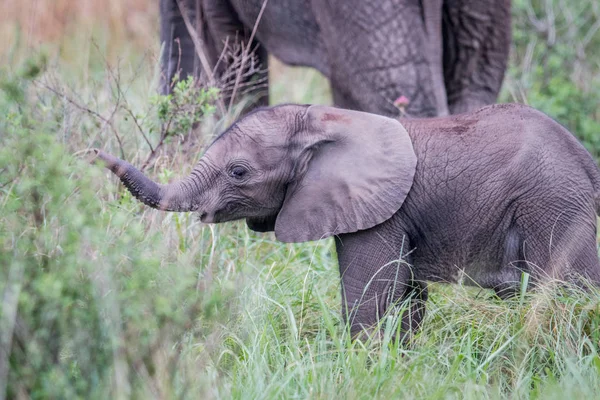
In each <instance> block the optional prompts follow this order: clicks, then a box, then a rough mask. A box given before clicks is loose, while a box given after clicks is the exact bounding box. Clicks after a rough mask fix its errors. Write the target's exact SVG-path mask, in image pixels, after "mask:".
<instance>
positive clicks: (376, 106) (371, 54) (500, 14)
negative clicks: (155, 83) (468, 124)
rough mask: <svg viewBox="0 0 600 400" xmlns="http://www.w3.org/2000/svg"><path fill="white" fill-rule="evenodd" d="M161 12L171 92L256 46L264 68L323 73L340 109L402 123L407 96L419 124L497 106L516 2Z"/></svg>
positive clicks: (169, 5) (238, 6)
mask: <svg viewBox="0 0 600 400" xmlns="http://www.w3.org/2000/svg"><path fill="white" fill-rule="evenodd" d="M160 7H161V12H160V15H161V41H162V43H163V44H164V46H165V47H164V51H163V56H162V59H161V64H162V72H163V82H162V91H163V92H168V91H169V87H170V85H169V83H170V82H171V81H172V78H173V77H174V76H175V74H176V73H178V72H179V73H180V74H181V76H183V77H185V76H187V75H190V74H193V75H195V76H199V75H200V74H201V71H202V70H203V69H204V70H206V69H212V68H214V66H215V65H219V66H220V67H219V68H217V71H216V72H217V74H218V73H219V72H220V71H221V72H222V71H223V70H224V67H225V66H224V63H223V59H220V54H221V52H222V50H223V47H224V44H225V43H228V44H231V43H233V42H234V41H241V42H245V44H246V45H248V42H249V41H250V40H252V41H253V43H250V45H252V46H255V45H256V44H258V45H259V47H258V49H259V50H258V58H259V60H260V62H261V63H262V65H263V66H267V63H268V60H267V59H268V54H269V53H270V54H273V55H274V56H275V57H277V58H279V59H280V60H282V61H283V62H284V63H286V64H290V65H303V66H310V67H313V68H316V69H317V70H319V71H320V72H321V73H322V74H323V75H325V76H326V77H327V78H329V80H330V82H331V89H332V93H333V100H334V104H335V105H337V106H339V107H343V108H348V109H355V110H362V111H368V112H373V113H378V114H383V115H388V116H396V115H397V114H398V112H399V110H398V108H397V107H396V106H395V105H394V101H395V100H396V99H398V98H400V97H401V96H404V98H405V99H406V100H407V102H408V104H407V105H406V107H405V111H406V113H407V114H408V115H411V116H436V115H445V114H448V113H452V114H454V113H460V112H464V111H468V110H471V109H474V108H478V107H480V106H482V105H485V104H490V103H494V102H495V101H496V98H497V96H498V92H499V90H500V86H501V84H502V80H503V78H504V72H505V69H506V65H507V60H508V53H509V46H510V39H511V29H510V0H379V1H365V0H266V3H265V0H161V5H160ZM182 10H183V13H182ZM184 17H185V18H184ZM257 20H258V24H257V25H256V26H257V27H256V29H255V32H253V31H254V26H255V24H256V22H257ZM188 28H189V29H191V30H195V31H196V32H195V33H197V35H196V34H193V35H191V34H190V32H189V29H188ZM253 33H254V34H253ZM194 36H195V38H197V39H198V40H197V43H198V44H199V43H201V44H202V48H203V52H202V53H203V58H204V59H200V58H199V57H198V55H197V54H198V53H197V52H196V51H195V49H194V40H193V39H195V38H194ZM202 64H204V65H202ZM260 102H261V103H263V104H265V103H266V102H268V98H266V96H263V98H262V99H261V100H260Z"/></svg>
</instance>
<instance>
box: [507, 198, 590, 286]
mask: <svg viewBox="0 0 600 400" xmlns="http://www.w3.org/2000/svg"><path fill="white" fill-rule="evenodd" d="M561 200H563V201H564V200H565V199H561ZM576 200H579V201H578V202H577V201H576ZM574 204H579V207H574ZM553 206H554V207H545V208H541V209H539V210H535V211H533V212H529V213H527V214H526V215H524V216H523V217H522V218H520V219H519V220H518V225H519V227H520V231H521V232H522V233H521V234H522V236H523V244H522V257H523V260H524V261H525V263H526V264H527V269H528V272H530V273H531V275H532V277H533V278H534V279H535V280H536V281H540V282H544V281H551V280H554V281H559V282H568V283H572V284H575V285H578V286H581V287H587V286H588V284H592V285H594V286H598V285H600V262H599V261H598V250H597V246H596V213H595V211H594V209H593V206H592V205H591V204H589V205H585V204H582V201H581V199H571V202H567V203H563V204H561V202H560V200H557V201H555V202H554V203H553Z"/></svg>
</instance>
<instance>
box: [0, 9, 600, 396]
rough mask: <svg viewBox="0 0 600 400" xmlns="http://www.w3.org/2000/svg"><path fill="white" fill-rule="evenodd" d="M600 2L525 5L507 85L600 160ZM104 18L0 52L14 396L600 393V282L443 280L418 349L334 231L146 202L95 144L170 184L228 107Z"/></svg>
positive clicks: (506, 94)
mask: <svg viewBox="0 0 600 400" xmlns="http://www.w3.org/2000/svg"><path fill="white" fill-rule="evenodd" d="M598 8H599V5H598V4H597V2H596V1H593V0H582V1H579V2H568V1H563V0H545V1H527V0H514V1H513V17H514V19H513V22H514V45H513V52H512V61H511V67H510V70H509V72H508V76H507V79H506V83H505V86H504V91H503V93H502V99H501V100H502V101H518V102H525V103H528V104H530V105H532V106H534V107H536V108H539V109H541V110H542V111H544V112H546V113H548V114H549V115H551V116H553V117H554V118H555V119H557V120H558V121H559V122H561V123H562V124H564V125H565V126H567V127H568V128H569V129H570V130H571V131H572V132H574V133H575V134H576V135H577V136H578V137H579V138H580V139H581V140H582V141H583V142H584V143H585V145H586V146H587V148H588V149H589V150H590V151H591V152H592V153H593V154H594V155H595V156H596V157H597V158H598V157H600V146H599V141H600V129H599V128H600V110H599V104H600V34H599V33H598V32H599V28H600V22H599V21H600V13H599V10H598ZM102 35H103V33H102V32H101V31H100V32H99V33H95V34H94V37H95V39H94V40H95V43H97V44H96V46H91V47H92V48H90V46H89V45H85V46H84V45H83V44H82V43H84V42H85V43H88V41H89V37H88V38H84V37H80V36H73V37H71V38H70V39H68V40H66V41H65V42H61V43H60V44H48V45H46V47H45V48H42V49H41V50H38V51H36V52H34V53H33V55H32V53H31V52H26V51H23V50H22V46H21V44H20V42H18V41H17V42H15V43H14V44H13V46H12V48H11V51H10V52H8V53H7V54H8V56H7V60H6V62H5V63H3V65H1V66H0V116H1V117H0V296H1V298H2V302H1V304H0V346H1V347H0V398H2V397H5V398H85V399H88V398H386V397H392V398H402V397H409V398H432V399H433V398H435V399H437V398H460V399H463V398H506V397H511V398H530V397H531V398H544V399H547V398H557V399H558V398H560V399H562V398H565V397H569V398H597V393H599V392H600V357H599V355H598V350H599V347H600V329H599V328H600V310H599V304H600V296H599V294H598V293H597V292H589V293H585V292H580V291H577V290H571V291H564V290H558V289H553V288H547V289H544V290H541V291H539V292H537V293H534V294H525V295H523V296H520V297H519V298H517V299H514V300H511V301H508V302H503V301H500V300H498V299H496V298H495V297H494V296H493V295H492V294H491V293H490V292H488V291H479V290H476V289H473V288H464V287H462V286H460V285H452V286H450V285H446V286H444V285H433V286H432V288H431V299H430V301H429V303H428V315H427V319H426V321H425V324H424V328H423V329H422V331H420V332H419V333H418V334H417V336H416V337H415V339H414V343H413V344H412V345H411V346H408V347H401V346H398V345H396V344H389V343H388V341H389V333H390V332H391V330H392V329H393V326H394V323H395V321H394V320H393V318H390V319H389V320H386V321H385V322H384V329H385V330H386V332H388V336H386V338H385V339H384V341H383V343H380V344H377V343H365V344H363V343H360V342H351V341H350V340H349V338H348V335H347V332H346V329H345V327H344V325H343V324H342V323H341V321H340V305H339V304H340V296H339V284H338V272H337V263H336V257H335V254H334V252H333V248H332V246H331V243H330V241H323V242H319V243H311V244H304V245H284V244H281V243H277V242H276V241H275V240H274V238H273V237H272V236H270V235H255V234H253V233H251V232H249V231H248V230H247V229H246V227H245V226H244V224H243V223H232V224H226V225H223V226H221V225H219V226H203V225H201V224H200V223H199V222H198V221H197V220H196V219H195V217H194V216H193V215H185V214H182V215H176V214H164V213H160V212H156V211H153V210H148V209H146V208H143V207H141V206H140V205H139V204H138V203H137V202H135V201H134V200H133V199H131V197H130V196H129V195H128V194H127V192H126V191H124V190H123V188H122V187H121V186H120V185H119V184H118V182H117V181H116V180H115V179H114V178H113V177H112V176H110V174H108V173H107V172H106V171H103V170H102V169H101V168H99V167H96V166H92V165H90V164H89V163H88V161H89V158H88V157H87V156H86V154H85V153H84V152H81V150H84V149H87V148H89V147H94V146H96V147H103V148H106V149H108V150H109V151H112V152H114V153H116V154H118V153H119V152H121V151H122V152H123V154H124V156H125V158H126V159H128V160H131V162H132V163H133V164H136V165H140V164H142V163H143V162H144V160H151V162H150V164H149V168H148V170H149V173H150V175H152V176H154V177H155V178H156V179H158V180H160V181H163V182H164V181H167V180H169V179H172V178H173V177H174V176H180V175H182V174H185V173H186V172H188V171H189V168H191V166H192V164H193V163H194V161H195V160H196V159H197V158H198V152H199V150H200V149H201V148H202V147H203V146H204V145H205V144H206V143H208V142H210V139H211V137H212V136H213V135H214V134H216V133H218V132H219V130H220V129H221V128H222V127H223V126H224V125H226V124H227V123H228V121H227V120H221V121H219V120H216V119H215V118H214V117H211V116H210V115H211V112H212V107H213V105H212V103H211V102H212V98H213V96H214V92H211V91H200V92H197V91H195V90H196V89H194V88H193V87H191V86H190V85H189V84H188V83H185V82H182V83H181V85H180V90H179V92H178V94H177V96H178V100H177V102H175V104H177V105H178V106H175V108H173V104H174V103H173V102H167V101H166V99H165V98H161V97H157V96H156V94H155V93H156V82H157V74H156V70H155V63H154V62H153V61H152V57H149V56H148V55H147V54H143V53H142V52H141V51H139V50H132V49H130V48H127V49H126V50H125V48H124V50H123V52H122V54H123V55H122V59H121V60H120V61H118V62H117V61H113V60H106V59H105V58H104V57H105V56H104V55H105V48H106V46H107V44H106V43H105V41H104V40H103V37H104V36H102ZM17 36H18V35H17ZM81 48H86V49H88V51H87V52H78V51H77V49H81ZM113 51H114V50H113ZM271 78H272V81H273V87H272V91H273V92H272V94H273V95H274V97H275V102H283V101H298V102H315V103H323V102H328V101H329V94H328V92H327V90H326V89H324V88H326V84H325V83H324V80H323V79H322V77H320V76H318V75H317V74H316V73H314V71H310V70H306V69H283V68H281V67H277V68H276V71H274V72H272V76H271ZM179 111H181V112H179ZM170 116H171V117H173V116H174V117H173V118H172V121H173V129H171V130H165V128H164V127H165V125H166V124H168V121H169V118H170ZM232 118H233V117H232ZM198 122H200V127H199V129H196V130H192V129H190V128H191V127H192V126H193V125H195V124H196V123H198ZM141 132H144V135H146V138H144V137H143V135H142V134H141ZM165 132H166V133H168V135H166V136H168V140H166V141H165V144H164V145H162V146H161V147H160V148H158V146H157V143H159V141H160V140H161V136H162V135H164V134H165ZM146 141H148V142H149V143H150V144H151V145H152V146H153V148H154V149H155V150H156V153H157V154H156V155H155V156H154V157H150V158H149V157H148V155H149V153H150V152H151V150H150V149H149V146H148V145H147V142H146Z"/></svg>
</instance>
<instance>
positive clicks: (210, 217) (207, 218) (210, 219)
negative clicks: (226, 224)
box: [200, 211, 217, 224]
mask: <svg viewBox="0 0 600 400" xmlns="http://www.w3.org/2000/svg"><path fill="white" fill-rule="evenodd" d="M200 221H202V222H203V223H205V224H214V223H216V222H217V221H216V219H215V214H209V213H207V212H206V211H203V212H202V213H200Z"/></svg>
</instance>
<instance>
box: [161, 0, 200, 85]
mask: <svg viewBox="0 0 600 400" xmlns="http://www.w3.org/2000/svg"><path fill="white" fill-rule="evenodd" d="M178 3H180V4H178ZM180 5H181V6H182V7H184V8H185V10H186V11H187V13H188V16H189V19H190V23H191V24H192V25H193V26H194V28H195V29H197V27H198V21H197V17H198V15H199V14H198V13H199V10H200V0H179V2H178V1H177V0H161V1H160V41H161V45H162V47H163V49H162V55H161V62H160V63H161V81H160V91H161V93H163V94H167V93H169V92H170V91H171V87H172V86H171V85H172V82H173V78H174V77H175V75H177V74H178V73H179V77H180V79H185V78H187V77H188V76H189V75H193V76H196V77H198V76H199V72H200V63H199V59H198V57H197V56H196V51H195V48H194V42H193V41H192V37H191V35H190V32H189V31H188V28H187V26H186V24H185V21H184V19H183V16H182V13H181V10H180Z"/></svg>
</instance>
